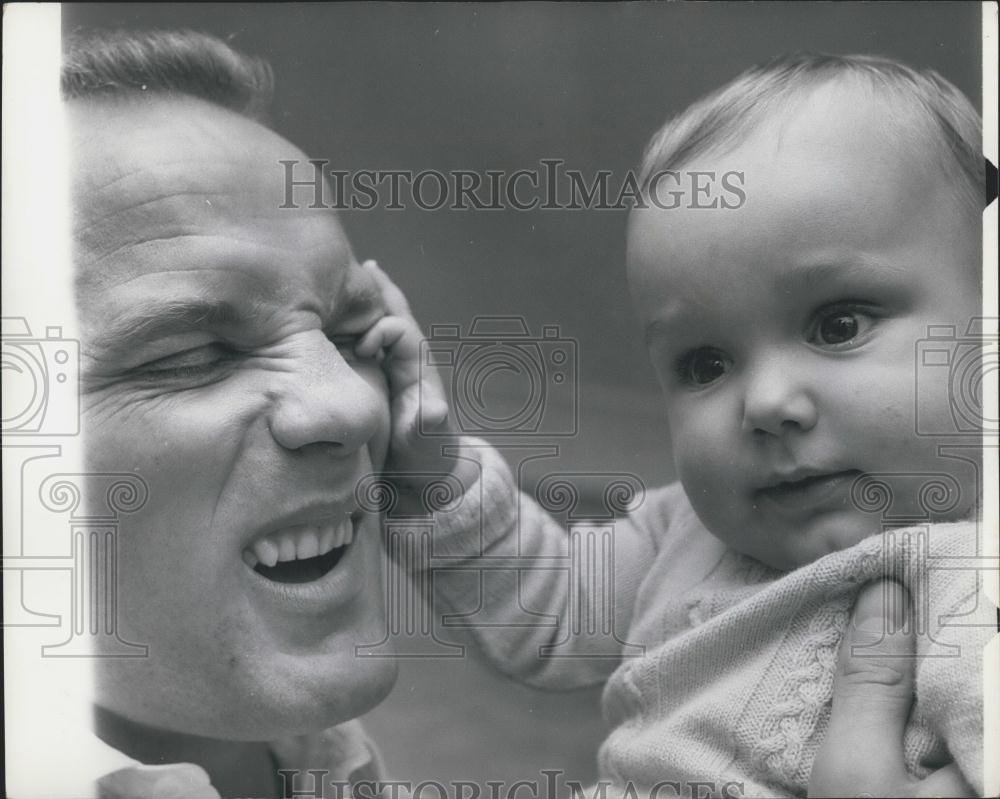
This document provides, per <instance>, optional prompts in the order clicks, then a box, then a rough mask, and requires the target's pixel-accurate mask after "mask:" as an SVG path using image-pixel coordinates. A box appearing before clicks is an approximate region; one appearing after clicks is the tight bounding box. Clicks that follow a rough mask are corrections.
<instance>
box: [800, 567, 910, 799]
mask: <svg viewBox="0 0 1000 799" xmlns="http://www.w3.org/2000/svg"><path fill="white" fill-rule="evenodd" d="M912 629H913V625H912V622H911V618H910V602H909V595H908V594H907V592H906V590H905V589H904V588H902V586H900V585H899V584H897V583H894V582H892V581H890V580H880V581H877V582H873V583H869V584H868V585H867V586H865V587H864V588H863V589H862V591H861V593H860V594H859V595H858V599H857V601H856V602H855V604H854V610H853V612H852V614H851V620H850V622H849V623H848V625H847V629H846V631H845V634H844V640H843V641H842V643H841V646H840V654H839V657H838V660H837V671H836V675H835V678H834V687H833V709H832V711H831V715H830V724H829V727H828V730H827V735H826V738H825V740H824V742H823V745H822V746H821V747H820V750H819V753H818V755H817V758H816V762H815V764H814V766H813V772H812V777H811V779H810V785H809V795H810V796H858V795H866V794H867V795H870V796H906V795H913V790H914V788H915V784H916V783H915V781H914V780H913V778H911V777H910V776H909V775H908V774H907V771H906V767H905V765H904V760H903V733H904V730H905V727H906V720H907V718H908V716H909V713H910V708H911V706H912V704H913V667H914V652H915V640H914V636H913V633H912Z"/></svg>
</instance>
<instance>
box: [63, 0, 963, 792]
mask: <svg viewBox="0 0 1000 799" xmlns="http://www.w3.org/2000/svg"><path fill="white" fill-rule="evenodd" d="M981 13H982V11H981V6H980V5H979V4H978V3H975V2H924V3H902V2H900V3H895V2H892V3H890V2H881V3H849V2H843V3H785V2H778V3H770V2H758V3H752V4H750V3H747V4H743V3H722V2H719V3H627V4H624V3H623V4H602V3H588V4H574V3H524V4H511V3H504V4H490V5H479V4H452V3H433V4H432V3H420V4H417V3H413V4H407V3H402V4H400V3H384V4H374V3H373V4H367V3H335V4H313V3H282V4H241V3H225V4H221V3H220V4H215V3H198V4H194V3H192V4H186V3H171V4H132V3H125V4H87V3H79V4H64V6H63V27H64V31H72V30H74V29H77V28H91V27H114V28H193V29H197V30H203V31H206V32H209V33H212V34H215V35H217V36H220V37H221V38H223V39H225V40H227V41H228V42H229V43H230V44H232V45H233V46H235V47H236V48H237V49H241V50H243V51H245V52H248V53H251V54H255V55H259V56H263V57H265V58H267V59H268V60H269V61H270V63H271V64H272V66H273V68H274V72H275V75H276V78H277V83H276V96H275V102H274V106H273V124H274V127H275V128H276V129H277V130H278V132H280V133H281V134H282V135H284V136H286V137H287V138H289V139H290V140H291V141H292V142H294V143H295V144H297V145H298V146H299V147H301V148H302V149H303V150H304V151H305V152H306V153H308V154H309V155H310V157H313V158H321V159H327V160H329V161H330V168H332V169H338V170H345V171H348V172H352V173H353V172H357V171H358V170H364V169H370V170H390V169H405V170H412V171H413V172H418V171H420V170H424V169H434V170H439V171H447V170H469V171H474V172H477V173H479V174H481V175H484V176H485V174H486V172H487V171H488V170H503V171H505V172H507V173H511V172H513V171H515V170H518V169H528V170H538V171H541V170H542V169H543V167H542V165H541V162H542V160H543V159H561V160H562V161H564V162H565V165H564V168H565V169H576V170H580V171H581V172H582V173H583V174H584V175H585V176H587V178H588V182H589V180H590V179H591V177H592V176H593V175H595V174H596V173H597V172H598V171H600V170H608V171H610V172H611V173H612V175H613V176H614V178H613V179H612V180H611V185H612V186H614V187H617V186H619V185H620V183H621V180H623V179H624V176H625V174H626V172H627V171H628V170H629V169H630V168H634V167H635V166H636V165H637V163H638V160H639V157H640V154H641V152H642V149H643V146H644V145H645V142H646V141H647V139H648V138H649V137H650V136H651V135H652V134H653V132H654V131H655V130H656V129H657V128H658V127H659V126H660V125H661V124H662V123H663V122H664V121H665V120H666V119H667V118H668V117H669V116H671V115H673V114H675V113H677V112H679V111H680V110H682V109H683V108H684V107H685V106H686V105H687V104H688V103H690V102H691V101H693V100H695V99H696V98H698V97H699V96H701V95H702V94H704V93H705V92H707V91H709V90H711V89H713V88H715V87H717V86H719V85H721V84H722V83H724V82H725V81H727V80H729V79H730V78H732V77H734V76H735V75H736V74H737V73H738V72H740V71H741V70H743V69H744V68H746V67H748V66H750V65H751V64H753V63H755V62H757V61H760V60H762V59H765V58H768V57H770V56H773V55H776V54H778V53H781V52H787V51H792V50H820V51H826V52H831V53H874V54H881V55H888V56H892V57H895V58H899V59H901V60H903V61H906V62H908V63H909V64H911V65H913V66H917V67H930V68H933V69H936V70H938V71H939V72H940V73H941V74H943V75H944V76H945V77H946V78H948V79H949V80H951V81H952V82H953V83H955V84H956V85H957V86H958V87H959V88H960V89H961V90H963V91H964V92H965V93H966V94H967V95H968V96H969V98H970V99H971V100H972V102H973V104H974V105H975V106H976V107H977V108H981V96H980V95H981V90H980V85H981V67H980V53H981V38H980V37H981ZM427 192H428V194H429V196H430V197H431V198H432V199H433V197H434V196H435V190H434V188H433V185H431V186H429V187H428V189H427ZM305 196H307V195H305ZM342 219H343V221H344V224H345V226H346V228H347V231H348V235H349V237H350V240H351V242H352V244H353V246H354V250H355V252H356V254H357V255H358V257H359V258H375V259H377V260H378V261H379V263H380V264H381V265H382V266H383V268H385V269H386V270H387V271H388V272H389V273H390V275H391V276H392V277H393V278H394V279H395V280H396V282H397V283H398V284H399V286H400V287H401V288H402V289H403V290H404V291H405V293H406V294H407V296H408V297H409V300H410V303H411V305H412V307H413V310H414V312H415V314H416V316H417V318H418V319H419V320H420V321H421V323H422V325H423V326H424V329H425V331H429V330H430V327H431V325H457V326H459V329H460V332H461V333H462V334H463V335H465V334H466V333H467V332H468V331H469V328H470V325H471V324H472V323H473V321H474V320H475V319H476V318H477V317H480V316H504V317H519V318H521V319H523V320H524V323H525V324H526V326H527V328H528V331H529V337H530V338H531V339H532V340H534V339H542V335H543V327H548V328H549V329H550V331H549V332H550V333H551V334H554V336H555V340H556V341H559V342H561V343H560V344H558V346H556V345H553V344H552V343H551V341H549V342H548V343H546V341H545V340H544V339H542V342H541V343H540V344H539V345H538V348H537V349H535V350H534V352H538V353H541V355H540V357H541V358H542V360H543V361H544V363H542V362H540V363H539V367H540V375H541V380H542V387H543V388H544V389H545V391H544V392H543V393H542V394H541V395H539V394H538V393H537V391H535V393H534V394H531V391H534V389H530V387H527V388H526V386H527V384H526V383H525V382H524V375H517V374H512V373H509V372H508V373H506V374H499V375H497V376H495V379H494V380H493V382H492V383H491V384H490V386H489V389H490V395H489V396H490V400H489V401H490V402H491V403H494V405H493V406H490V408H487V409H486V410H485V411H484V413H485V414H486V416H487V417H489V418H490V419H501V420H502V419H505V418H510V419H513V418H514V417H515V416H516V415H517V413H518V411H519V409H524V408H525V407H527V406H526V404H525V403H528V404H530V403H532V402H535V401H536V400H537V401H539V402H541V403H543V404H544V407H541V406H539V413H540V414H541V416H538V417H535V418H540V419H541V420H542V421H541V426H540V427H538V428H537V431H536V434H535V435H529V436H526V437H524V439H525V440H529V441H530V442H531V443H544V444H549V445H553V446H557V447H558V452H559V456H558V457H557V458H553V459H550V460H548V461H546V464H547V466H546V468H547V469H548V470H549V471H600V472H628V473H631V474H634V475H636V476H638V477H639V478H640V479H641V480H642V481H644V482H645V483H646V484H647V485H656V484H659V483H663V482H666V481H668V480H669V479H670V477H671V473H672V469H671V464H670V454H669V441H668V437H667V432H666V430H665V427H664V425H663V422H662V419H661V413H660V409H659V398H658V394H657V389H656V385H655V382H654V379H653V377H652V375H651V372H650V370H649V368H648V365H647V361H646V354H645V351H644V348H643V346H642V343H641V335H640V331H639V328H638V325H637V324H636V323H635V321H634V319H633V317H632V314H631V311H630V308H629V303H628V293H627V287H626V285H625V280H624V230H625V220H626V212H625V211H623V210H589V211H586V210H543V209H535V210H532V211H515V210H513V209H510V208H508V209H505V210H472V209H470V210H464V211H456V210H449V209H448V207H447V206H445V207H444V208H441V209H440V210H436V211H425V210H422V209H420V208H419V207H416V206H415V205H414V204H412V203H411V204H409V205H408V206H407V207H406V208H404V209H402V210H387V209H385V208H384V207H381V208H376V209H374V210H371V211H344V212H342ZM448 346H450V345H448ZM554 347H556V348H557V349H561V351H562V352H565V353H567V354H568V355H569V356H571V357H570V361H568V362H567V363H568V364H569V366H568V367H567V369H569V367H572V365H573V360H572V356H574V355H575V356H576V362H575V370H572V369H570V370H569V371H567V372H566V373H565V375H564V377H566V378H568V379H564V380H563V381H562V382H561V383H556V382H553V378H554V374H555V372H556V371H557V370H555V368H554V367H553V365H552V363H551V362H549V361H547V360H545V359H546V358H547V357H548V356H549V354H550V353H551V352H553V351H554V349H553V348H554ZM574 372H575V373H574ZM536 388H537V386H536ZM526 391H527V392H528V394H531V396H528V394H526V393H525V392H526ZM505 409H506V410H505ZM505 414H506V415H505ZM529 415H530V414H529ZM475 421H476V420H475V419H471V420H470V422H469V423H470V424H471V425H473V426H474V424H475ZM487 427H488V425H487ZM547 433H553V434H555V433H559V434H563V433H571V435H551V436H547V435H546V434H547ZM498 440H499V439H498ZM367 723H368V725H369V727H370V729H371V732H372V733H373V734H374V736H375V737H376V739H377V740H378V741H379V743H380V745H381V746H382V747H383V749H384V752H385V755H386V760H387V763H388V766H389V770H390V772H391V773H392V774H393V775H394V776H397V777H400V778H405V779H410V780H419V779H437V780H458V779H472V780H477V781H485V780H487V779H493V780H515V779H520V778H527V779H533V778H539V772H540V770H541V769H543V768H544V769H561V770H563V771H564V772H566V773H567V774H568V775H569V776H570V778H572V779H578V780H581V781H585V780H588V779H591V778H593V776H594V775H595V773H596V766H595V752H596V747H597V744H598V743H599V741H600V740H601V738H602V736H603V734H604V732H605V730H604V728H603V723H602V722H601V719H600V709H599V691H598V690H597V689H593V690H585V691H579V692H575V693H571V694H556V695H552V694H542V693H538V692H535V691H530V690H528V689H525V688H523V687H520V686H517V685H515V684H513V683H511V682H509V681H507V680H505V679H504V678H502V677H499V676H496V675H495V674H493V673H492V672H490V671H489V670H488V669H487V668H486V667H484V666H482V665H480V664H479V663H478V662H476V660H475V658H474V656H472V657H468V658H461V659H455V660H438V659H432V660H408V661H404V662H403V663H402V669H401V676H400V680H399V683H398V685H397V687H396V690H395V692H394V693H393V695H392V696H391V697H390V699H389V700H388V701H387V702H386V703H385V704H384V705H382V706H381V707H380V708H378V709H377V710H375V711H374V712H372V713H371V714H370V716H369V717H368V719H367Z"/></svg>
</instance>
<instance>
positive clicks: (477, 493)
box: [356, 262, 655, 688]
mask: <svg viewBox="0 0 1000 799" xmlns="http://www.w3.org/2000/svg"><path fill="white" fill-rule="evenodd" d="M366 267H367V268H369V269H370V270H371V271H372V273H373V275H374V276H375V278H376V279H377V281H378V282H379V284H380V286H381V288H382V292H383V296H384V298H385V302H386V306H387V309H388V311H389V314H388V315H387V316H386V317H385V318H383V319H382V320H380V321H379V322H378V323H376V324H375V325H373V326H372V328H371V329H370V330H369V331H368V332H367V333H366V334H365V335H364V336H363V337H362V339H361V341H360V342H359V343H358V345H357V347H356V351H357V353H358V355H360V356H362V357H372V356H374V355H376V354H377V353H378V351H379V350H382V351H383V352H384V360H383V366H384V370H385V372H386V376H387V378H388V381H389V391H390V399H391V408H392V433H391V444H390V453H389V460H388V465H387V469H386V476H387V478H388V479H390V480H391V481H392V482H393V483H395V486H396V488H397V489H398V491H399V495H400V504H399V505H398V506H397V509H396V512H397V513H402V514H404V515H406V514H417V515H422V514H425V513H426V509H425V508H424V507H423V494H422V492H423V491H424V489H425V488H427V487H428V484H429V482H431V481H433V479H434V478H433V477H432V476H431V475H434V474H441V473H450V475H451V477H452V478H453V482H454V481H457V482H458V483H459V484H460V485H461V486H462V488H463V489H464V494H463V495H462V497H461V501H460V502H459V503H458V505H457V507H454V508H446V509H444V510H440V511H439V512H437V513H436V514H435V516H434V521H435V533H434V536H435V537H434V547H433V548H434V555H435V558H436V561H435V562H436V563H437V564H438V567H437V568H435V569H434V573H433V584H434V589H435V603H434V608H433V612H434V617H435V618H436V619H438V620H440V619H441V618H442V617H443V616H444V615H445V614H446V613H459V614H467V619H468V623H467V624H466V625H463V626H455V625H453V628H454V629H455V630H456V631H457V630H458V629H461V630H462V632H463V633H464V634H465V635H467V636H469V637H470V638H471V639H472V641H473V642H474V644H475V645H476V646H477V647H478V648H480V649H481V650H482V652H483V653H484V654H485V655H486V656H487V657H488V659H489V660H490V661H491V662H492V663H493V665H494V666H495V667H496V668H498V669H499V670H501V671H503V672H505V673H507V674H509V675H511V676H514V677H517V678H518V679H521V680H523V681H526V682H528V683H531V684H535V685H544V686H547V687H551V688H573V687H577V686H582V685H586V684H589V683H593V682H598V681H601V680H603V679H605V678H606V677H607V676H608V675H609V674H610V673H611V672H612V671H613V670H614V668H615V667H616V666H617V664H618V662H619V659H620V657H621V654H622V641H624V640H625V636H626V632H627V630H628V624H629V621H630V618H631V612H632V608H633V605H634V603H635V597H636V592H637V589H638V586H639V583H640V582H641V579H642V577H643V576H644V575H645V574H646V572H647V571H648V568H649V566H650V564H651V563H652V561H653V556H654V555H655V549H654V546H653V537H652V535H651V534H650V532H649V530H648V529H647V528H646V527H644V526H643V525H642V524H641V522H640V521H639V520H637V519H624V520H619V521H617V522H616V524H615V527H614V538H613V541H614V546H613V548H612V551H613V555H612V552H608V551H605V550H602V549H601V547H600V546H598V547H597V551H596V552H595V553H594V555H595V556H596V558H597V562H596V564H594V567H593V568H590V569H589V572H590V574H589V575H588V576H589V577H590V579H585V580H580V579H577V580H575V581H574V583H575V585H574V586H572V587H571V584H570V583H571V580H570V578H571V573H570V569H569V568H568V564H569V562H570V559H569V558H568V557H567V555H568V554H569V551H568V549H569V537H568V536H567V531H566V529H565V528H564V527H563V526H562V525H561V524H559V523H558V522H556V521H555V520H554V519H552V518H551V517H550V516H549V515H548V514H546V513H545V512H544V511H543V510H542V509H541V508H540V507H539V506H538V505H537V504H536V503H535V502H534V501H533V500H532V499H531V498H530V497H528V496H527V495H525V494H523V493H521V492H520V491H518V489H517V486H516V482H515V480H514V478H513V476H512V474H511V471H510V469H509V468H508V467H507V465H506V463H505V462H504V460H503V458H502V457H501V456H500V455H499V454H498V453H497V452H496V450H494V449H493V448H492V447H490V446H489V445H488V444H486V443H485V442H483V441H478V440H475V439H469V438H460V437H459V436H458V434H457V432H455V431H454V429H453V427H452V420H451V419H450V417H449V413H448V411H449V409H448V403H447V400H446V399H445V392H444V390H443V387H442V385H441V382H440V379H439V377H438V376H437V375H436V374H435V373H434V372H433V370H431V369H429V368H428V367H427V366H426V365H423V367H422V366H421V364H420V362H419V357H420V342H421V340H422V336H421V334H420V330H419V327H418V326H417V324H416V322H415V321H414V320H413V318H412V315H411V314H410V310H409V307H408V305H407V303H406V300H405V298H404V297H403V295H402V292H400V291H399V289H398V288H397V287H396V286H395V285H394V284H393V283H392V282H391V281H390V280H389V278H388V277H387V276H386V275H385V274H384V273H383V272H382V271H381V270H380V269H379V268H378V267H377V266H376V265H375V264H374V262H368V263H366ZM421 429H422V430H425V431H426V430H433V431H434V433H435V435H433V436H427V435H422V434H421V432H420V431H421ZM444 452H450V455H445V454H444ZM456 455H457V457H456ZM441 558H446V559H447V563H448V567H447V568H440V559H441ZM577 562H579V561H577ZM412 565H413V566H414V567H419V564H412ZM612 569H613V572H612ZM572 576H574V577H576V576H577V574H576V573H574V574H573V575H572ZM587 609H593V610H595V611H596V614H595V613H591V614H590V615H586V616H584V615H581V611H584V612H585V611H586V610H587ZM451 618H452V619H453V620H454V618H455V617H454V616H452V617H451ZM581 623H582V627H583V629H584V630H586V628H587V627H590V626H593V628H594V629H595V631H596V634H590V635H579V634H571V633H573V632H574V631H575V630H574V629H571V628H572V627H573V626H574V625H575V626H580V625H581ZM548 647H554V648H553V649H551V650H549V649H547V648H548Z"/></svg>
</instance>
